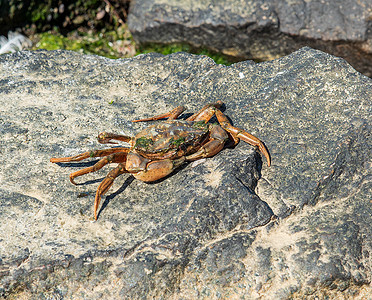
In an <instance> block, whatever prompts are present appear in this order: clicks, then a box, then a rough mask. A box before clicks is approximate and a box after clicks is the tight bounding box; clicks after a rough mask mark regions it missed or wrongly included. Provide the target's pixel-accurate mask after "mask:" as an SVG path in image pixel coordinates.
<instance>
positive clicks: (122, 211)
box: [0, 48, 372, 299]
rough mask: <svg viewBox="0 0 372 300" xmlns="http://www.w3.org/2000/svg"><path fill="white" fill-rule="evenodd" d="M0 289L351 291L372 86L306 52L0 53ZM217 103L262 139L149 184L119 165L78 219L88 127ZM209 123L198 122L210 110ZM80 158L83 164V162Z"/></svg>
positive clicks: (88, 189) (34, 293)
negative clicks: (227, 56) (115, 56)
mask: <svg viewBox="0 0 372 300" xmlns="http://www.w3.org/2000/svg"><path fill="white" fill-rule="evenodd" d="M0 94H1V95H0V99H1V100H0V101H1V107H2V110H1V113H0V132H1V136H2V138H1V139H0V153H1V156H2V158H3V159H2V162H3V163H2V166H1V168H0V178H1V183H2V186H1V193H0V220H1V221H0V245H1V257H0V295H1V296H2V297H9V298H12V297H13V298H17V297H24V298H28V299H40V298H43V297H44V298H56V299H62V298H64V299H66V298H67V299H68V298H72V297H75V298H88V297H89V298H91V299H101V298H127V299H139V298H167V297H171V296H177V297H183V298H185V299H195V298H205V299H207V298H208V299H211V298H218V297H220V298H229V297H239V296H245V297H247V296H249V297H250V298H253V299H254V298H259V297H260V296H262V295H264V296H265V297H269V298H272V299H285V298H287V297H304V296H306V295H313V296H314V297H316V296H321V295H322V296H327V297H331V298H332V297H336V298H337V297H338V296H340V295H341V293H342V295H346V296H350V297H351V296H353V297H359V298H360V299H362V298H363V297H365V296H366V295H368V294H369V293H371V289H370V286H369V284H370V276H371V266H370V263H369V256H370V252H371V247H372V242H371V236H372V232H371V227H370V224H371V213H372V211H371V203H370V183H369V182H370V176H371V173H370V169H371V168H370V158H371V157H372V155H371V140H370V125H369V122H368V121H369V118H370V107H371V100H370V99H371V96H372V82H371V80H370V79H369V78H367V77H365V76H363V75H361V74H359V73H358V72H356V71H355V70H354V69H353V68H352V67H350V66H349V65H348V64H347V63H346V62H345V61H344V60H342V59H339V58H335V57H333V56H330V55H328V54H325V53H323V52H320V51H316V50H313V49H310V48H304V49H301V50H299V51H297V52H295V53H293V54H291V55H289V56H286V57H283V58H281V59H278V60H274V61H271V62H266V63H260V64H254V63H252V62H251V61H247V62H241V63H237V64H234V65H232V66H229V67H226V66H222V65H216V64H215V63H214V62H213V61H212V60H211V59H209V58H208V57H205V56H194V55H191V54H185V53H178V54H172V55H168V56H162V55H159V54H147V55H141V56H137V57H135V58H133V59H126V60H109V59H105V58H101V57H97V56H85V55H80V54H77V53H73V52H68V51H52V52H47V51H36V52H17V53H14V54H9V55H3V56H0ZM216 100H221V101H223V102H224V103H225V106H224V107H223V110H224V112H225V114H226V115H227V116H228V117H229V118H230V119H231V120H232V122H233V123H234V125H235V126H237V127H240V128H244V129H247V131H249V132H250V133H252V134H254V135H256V136H258V137H259V138H261V139H262V140H263V141H264V142H265V144H266V145H267V147H268V148H269V150H270V152H271V156H272V166H271V167H267V164H266V161H265V160H262V159H261V156H260V154H259V153H258V152H257V151H256V150H255V149H254V148H253V147H252V146H250V145H247V144H245V143H243V142H242V143H240V144H239V145H238V146H236V147H235V148H226V149H224V150H223V151H221V152H220V153H219V154H218V155H216V156H215V157H213V158H209V159H205V160H200V161H196V162H193V163H189V164H185V165H183V166H182V167H181V168H180V169H179V170H177V171H176V172H175V173H174V174H172V175H171V176H169V177H167V178H165V179H163V180H161V181H159V182H156V183H152V184H147V183H143V182H141V181H139V180H135V179H134V178H133V177H132V176H130V175H128V174H124V175H122V176H120V177H119V178H117V179H116V181H115V183H114V185H113V187H112V188H111V190H110V191H109V192H108V193H107V195H106V196H105V197H103V199H102V208H101V209H100V212H99V219H98V221H97V222H92V215H93V211H92V210H93V208H92V204H93V200H94V194H95V190H96V188H97V185H98V182H99V181H100V180H102V178H103V177H104V176H105V175H106V174H107V173H108V170H110V169H111V168H112V167H111V166H107V167H105V168H104V169H102V170H99V171H98V172H96V173H91V174H87V175H85V176H84V177H79V178H77V180H76V181H78V183H79V185H77V186H73V185H71V184H70V182H69V180H68V174H69V173H71V172H74V171H76V170H78V169H81V168H83V167H87V166H90V165H92V162H91V161H90V160H87V161H82V162H77V163H65V164H62V163H61V164H58V165H57V164H52V163H50V162H49V159H50V158H51V157H61V156H69V155H74V154H77V153H81V152H84V151H86V150H88V149H97V148H100V149H102V148H106V146H105V145H100V144H98V143H97V141H96V136H97V134H98V133H99V132H102V131H111V132H116V133H119V134H126V135H131V136H132V135H134V134H135V133H137V132H139V131H140V130H141V129H143V128H144V127H145V126H147V124H145V123H132V122H131V120H133V119H138V118H142V117H149V116H151V115H155V114H159V113H160V112H166V111H169V110H170V109H172V108H173V107H175V106H178V105H181V104H182V105H186V106H187V108H188V110H187V111H186V112H185V113H184V114H183V115H182V116H181V117H186V116H188V115H189V114H190V113H192V112H195V111H197V110H198V109H199V108H200V107H202V106H203V105H204V104H206V103H209V102H214V101H216ZM212 121H213V120H212ZM93 161H96V160H94V159H93Z"/></svg>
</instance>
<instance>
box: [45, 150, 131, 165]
mask: <svg viewBox="0 0 372 300" xmlns="http://www.w3.org/2000/svg"><path fill="white" fill-rule="evenodd" d="M126 149H128V148H126V147H117V148H110V149H103V150H92V151H87V152H84V153H81V154H78V155H75V156H70V157H58V158H56V157H53V158H51V159H50V162H52V163H60V162H71V161H81V160H83V159H86V158H89V157H103V156H107V155H110V154H112V153H117V152H123V151H126Z"/></svg>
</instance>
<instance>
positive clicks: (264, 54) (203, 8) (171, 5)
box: [128, 0, 372, 77]
mask: <svg viewBox="0 0 372 300" xmlns="http://www.w3.org/2000/svg"><path fill="white" fill-rule="evenodd" d="M371 9H372V7H371V2H370V1H369V0H363V1H358V2H355V1H354V2H350V1H323V2H319V1H302V0H295V1H257V0H254V1H253V0H251V1H239V0H226V1H213V0H210V1H198V2H195V1H194V2H193V1H175V0H156V1H150V0H136V1H132V3H131V10H130V14H129V19H128V26H129V29H130V31H131V32H132V34H133V37H134V38H135V40H136V41H137V42H139V43H142V44H147V43H165V44H168V43H188V44H191V45H193V46H195V47H206V48H209V49H212V50H215V51H218V52H222V53H224V54H226V55H229V56H232V57H235V58H240V59H254V60H271V59H275V58H278V57H281V56H284V55H288V54H289V53H292V52H293V51H295V50H297V49H299V48H301V47H303V46H311V47H313V48H317V49H320V50H322V51H325V52H328V53H331V54H334V55H337V56H340V57H344V58H345V59H346V60H347V61H349V63H351V64H352V65H353V66H354V67H355V68H356V69H357V70H359V71H360V72H362V73H364V74H365V75H367V76H370V77H371V76H372V63H371V62H372V22H371V18H372V10H371Z"/></svg>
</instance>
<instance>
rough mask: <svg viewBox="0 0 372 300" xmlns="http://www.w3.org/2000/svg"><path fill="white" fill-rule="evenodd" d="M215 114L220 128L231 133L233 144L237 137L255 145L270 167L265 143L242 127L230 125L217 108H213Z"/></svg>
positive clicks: (269, 158) (237, 140) (237, 139)
mask: <svg viewBox="0 0 372 300" xmlns="http://www.w3.org/2000/svg"><path fill="white" fill-rule="evenodd" d="M215 114H216V117H217V120H218V122H219V123H220V125H221V126H222V128H223V129H225V130H226V131H227V132H229V133H230V134H231V136H232V137H233V139H234V142H235V144H236V143H237V142H239V139H242V140H243V141H244V142H247V143H248V144H250V145H252V146H257V147H258V149H260V151H261V152H262V153H263V155H264V156H265V157H266V160H267V165H268V166H269V167H270V165H271V157H270V153H269V150H267V148H266V146H265V144H264V143H263V142H261V140H259V139H258V138H257V137H255V136H254V135H252V134H250V133H248V132H246V131H244V130H243V129H239V128H237V127H234V126H232V125H231V123H230V122H229V120H228V119H227V117H226V116H225V115H224V114H223V113H222V112H221V111H220V110H219V109H215Z"/></svg>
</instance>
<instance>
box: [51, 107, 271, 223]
mask: <svg viewBox="0 0 372 300" xmlns="http://www.w3.org/2000/svg"><path fill="white" fill-rule="evenodd" d="M221 106H222V102H221V101H217V102H216V103H211V104H207V105H205V106H204V107H203V108H202V109H201V110H200V111H198V112H197V113H195V114H193V115H192V116H190V117H189V118H187V119H185V120H177V117H178V116H179V115H181V114H182V112H183V111H184V110H185V107H183V106H178V107H176V108H175V109H173V110H171V111H170V112H168V113H165V114H161V115H157V116H154V117H151V118H147V119H141V120H134V121H133V122H144V121H155V120H160V119H167V120H165V121H162V122H158V123H157V124H155V125H151V126H149V127H147V128H146V129H144V130H142V131H141V132H140V133H138V134H137V135H136V136H135V137H130V136H125V135H119V134H114V133H108V132H103V133H100V134H99V135H98V142H99V143H102V144H117V143H116V142H113V140H115V141H121V142H126V143H129V144H130V147H114V148H109V149H103V150H92V151H87V152H84V153H81V154H78V155H75V156H71V157H61V158H51V159H50V161H51V162H52V163H61V162H74V161H81V160H83V159H86V158H89V157H102V158H101V159H100V160H99V161H98V162H97V163H95V164H94V165H93V166H91V167H88V168H85V169H82V170H79V171H76V172H74V173H71V174H70V181H71V183H73V184H76V183H75V178H76V177H78V176H81V175H84V174H88V173H91V172H95V171H97V170H99V169H101V168H102V167H103V166H105V165H107V164H109V163H118V166H117V167H116V168H114V169H112V170H111V171H110V172H109V173H108V175H107V176H106V177H105V178H104V179H103V181H102V182H101V183H100V185H99V186H98V189H97V192H96V196H95V201H94V219H95V220H97V210H98V207H99V204H100V201H101V197H102V195H104V194H105V193H106V192H107V191H108V190H109V189H110V187H111V186H112V184H113V182H114V180H115V178H116V177H118V176H119V175H121V174H123V173H130V174H132V175H133V176H134V177H135V178H137V179H139V180H142V181H144V182H154V181H157V180H159V179H161V178H164V177H166V176H167V175H169V174H171V173H172V172H173V171H174V170H175V169H177V168H178V167H179V166H181V165H182V164H183V163H185V162H189V161H195V160H198V159H202V158H207V157H212V156H214V155H216V154H217V153H218V152H220V151H221V150H222V149H223V148H224V146H225V145H226V144H227V143H228V141H231V142H232V144H233V145H236V144H238V143H239V140H243V141H245V142H247V143H248V144H250V145H253V146H256V147H258V149H259V150H260V151H261V152H262V153H263V155H264V156H265V157H266V159H267V164H268V166H270V164H271V158H270V154H269V151H268V149H267V148H266V146H265V145H264V143H263V142H261V141H260V140H259V139H258V138H257V137H255V136H253V135H251V134H249V133H248V132H246V131H244V130H242V129H239V128H236V127H234V126H232V125H231V123H230V122H229V120H228V119H227V117H226V116H225V115H224V114H223V113H222V112H221V110H220V109H219V108H220V107H221ZM214 115H215V116H216V118H217V120H218V124H217V123H208V122H209V120H210V119H211V118H212V117H213V116H214Z"/></svg>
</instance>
